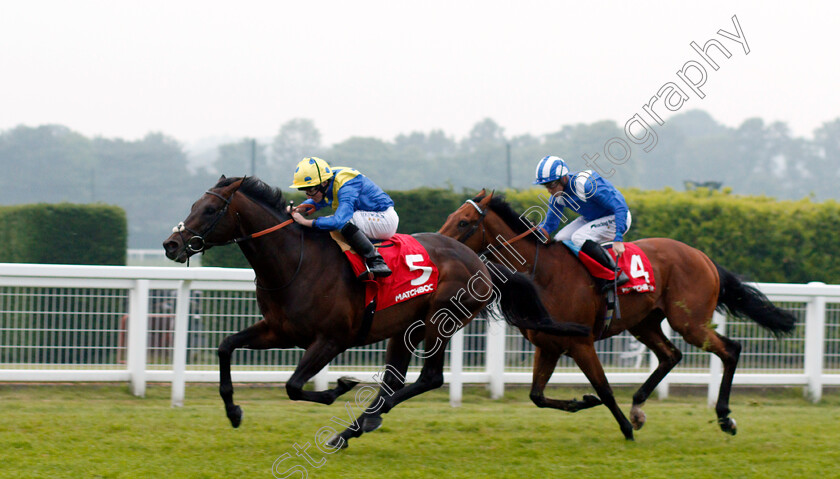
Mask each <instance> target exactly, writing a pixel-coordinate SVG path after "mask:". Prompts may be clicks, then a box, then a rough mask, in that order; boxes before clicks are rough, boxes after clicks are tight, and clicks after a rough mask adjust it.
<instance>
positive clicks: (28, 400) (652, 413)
mask: <svg viewBox="0 0 840 479" xmlns="http://www.w3.org/2000/svg"><path fill="white" fill-rule="evenodd" d="M584 392H586V390H583V389H578V390H572V389H568V388H557V389H551V390H549V393H550V394H549V395H550V396H552V397H558V398H571V397H573V396H577V397H580V395H581V394H582V393H584ZM631 392H632V391H630V390H624V389H622V390H619V391H617V396H618V398H619V400H620V401H621V404H622V405H623V407H624V409H625V413H626V412H627V410H628V409H629V406H628V405H629V403H630V394H631ZM169 393H170V391H169V388H168V387H166V386H155V385H151V386H150V387H149V388H148V389H147V395H146V397H145V398H135V397H133V396H131V395H130V394H129V393H128V389H127V387H126V386H121V385H81V386H80V385H38V386H31V385H8V384H5V385H2V384H0V407H2V411H3V413H4V414H3V421H2V423H0V477H3V478H5V477H10V478H11V477H14V478H42V477H43V478H46V477H49V478H57V477H75V478H99V477H107V478H129V477H132V478H133V477H155V478H164V477H166V478H169V477H177V478H215V477H247V478H260V477H264V478H271V477H292V478H298V477H312V478H332V477H342V478H368V477H388V478H435V479H442V478H475V477H493V478H500V477H527V478H543V477H576V478H601V477H604V478H613V477H645V478H665V477H667V478H683V477H691V478H730V477H732V478H735V477H737V478H745V477H755V478H768V477H779V478H789V479H792V478H820V479H827V478H833V477H840V391H836V390H835V391H827V393H826V395H825V397H824V399H823V401H822V402H821V403H820V404H818V405H813V404H811V403H809V402H807V401H805V400H804V399H803V398H802V393H801V390H799V389H785V390H774V391H765V390H751V389H743V388H742V389H736V390H735V393H734V395H733V400H732V405H731V406H732V410H733V415H732V417H734V418H735V419H736V420H737V421H738V427H739V429H738V434H737V435H736V436H734V437H732V436H728V435H725V434H724V433H722V432H720V430H719V429H718V427H717V425H716V422H715V420H714V411H713V410H712V409H709V408H707V407H706V401H705V396H704V395H702V394H696V393H692V392H685V391H678V392H673V391H672V396H671V397H670V398H669V399H667V400H655V399H654V400H651V401H649V402H648V404H647V405H646V407H645V411H646V412H647V416H648V423H647V424H646V425H645V427H644V428H643V429H642V430H641V431H637V432H636V441H635V442H629V441H625V440H624V439H623V436H622V435H621V433H620V432H619V430H618V427H617V425H616V423H615V421H614V419H613V418H612V416H611V415H610V414H609V412H608V411H607V410H606V408H604V407H596V408H593V409H591V410H587V411H582V412H579V413H576V414H568V413H563V412H559V411H555V410H546V409H538V408H536V407H535V406H533V405H532V404H531V403H530V401H529V400H528V394H527V389H522V388H515V389H508V391H507V392H506V398H505V399H504V400H490V399H488V397H487V393H486V391H485V390H484V389H483V388H468V389H466V390H465V398H464V403H463V405H462V406H461V407H460V408H451V407H449V405H448V398H447V394H446V391H436V392H433V393H429V394H426V395H424V396H421V397H419V398H415V399H413V400H410V401H408V402H406V403H404V404H402V405H400V406H399V407H398V408H396V409H395V410H394V411H392V412H391V413H390V414H388V415H387V416H386V417H385V423H384V425H383V426H382V428H380V429H379V430H377V431H375V432H373V433H370V434H367V435H365V436H363V437H361V438H357V439H353V440H352V441H351V442H350V447H349V449H346V450H344V451H340V452H338V453H336V454H329V455H327V454H323V453H321V452H319V451H318V450H317V449H316V447H315V446H314V441H315V436H316V434H317V433H318V431H319V430H321V429H322V428H324V427H326V426H333V427H335V428H336V429H340V427H339V426H338V425H337V424H336V423H335V422H333V421H332V418H333V417H337V418H341V419H343V420H347V412H346V410H345V404H346V401H348V400H349V401H352V400H353V396H352V394H349V395H346V396H345V397H343V398H340V399H339V401H337V402H336V403H335V404H333V405H331V406H323V405H317V404H309V403H296V402H291V401H289V400H288V399H287V398H286V397H285V390H284V389H283V388H278V387H243V386H240V387H239V388H238V389H237V392H236V400H237V402H238V403H239V404H240V405H241V406H242V408H243V410H244V412H245V418H244V421H243V423H242V426H241V427H240V428H239V429H232V428H231V427H230V425H229V423H228V420H227V419H226V417H225V416H224V411H223V408H222V405H221V401H220V399H219V398H218V395H217V392H216V388H215V387H211V386H208V385H188V387H187V400H186V404H185V406H184V407H183V408H172V407H170V405H169ZM354 412H355V410H354ZM324 430H325V431H328V429H324ZM306 443H310V446H309V449H308V450H307V453H308V454H309V455H310V460H311V461H312V462H313V463H314V464H310V463H308V462H307V461H306V459H305V458H303V457H302V456H297V455H296V449H295V445H297V446H298V447H306ZM287 453H288V454H289V458H288V459H287V460H285V461H278V459H279V458H281V457H282V456H283V455H284V454H287ZM275 461H278V462H277V463H275ZM295 466H297V468H296V469H295ZM272 469H273V470H272ZM295 471H298V472H295ZM304 472H305V473H306V475H304Z"/></svg>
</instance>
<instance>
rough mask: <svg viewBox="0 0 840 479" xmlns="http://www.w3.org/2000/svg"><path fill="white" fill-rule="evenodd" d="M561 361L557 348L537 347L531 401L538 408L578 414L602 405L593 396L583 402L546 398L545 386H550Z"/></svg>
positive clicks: (586, 397) (585, 396) (586, 396)
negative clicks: (549, 381) (558, 362)
mask: <svg viewBox="0 0 840 479" xmlns="http://www.w3.org/2000/svg"><path fill="white" fill-rule="evenodd" d="M559 359H560V352H559V351H557V349H556V348H555V347H551V348H542V347H539V346H537V348H536V350H535V351H534V373H533V376H532V381H531V394H530V397H531V401H533V402H534V404H536V405H537V406H538V407H548V408H553V409H559V410H561V411H566V412H578V411H580V410H582V409H589V408H591V407H595V406H598V405H600V404H602V402H601V400H600V399H598V397H597V396H593V395H592V394H585V395H584V396H583V400H578V399H551V398H547V397H545V386H546V384H548V380H549V379H551V375H552V374H553V373H554V368H555V367H557V361H558V360H559Z"/></svg>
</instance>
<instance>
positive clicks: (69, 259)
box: [0, 203, 128, 265]
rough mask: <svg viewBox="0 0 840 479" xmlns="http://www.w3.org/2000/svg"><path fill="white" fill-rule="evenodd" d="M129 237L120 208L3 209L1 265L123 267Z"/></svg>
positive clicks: (46, 206) (39, 206)
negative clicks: (35, 264) (34, 264)
mask: <svg viewBox="0 0 840 479" xmlns="http://www.w3.org/2000/svg"><path fill="white" fill-rule="evenodd" d="M127 238H128V226H127V220H126V215H125V211H123V210H122V209H121V208H119V207H117V206H108V205H77V204H70V203H60V204H35V205H20V206H5V207H0V263H47V264H95V265H125V259H126V248H127V245H128V242H127Z"/></svg>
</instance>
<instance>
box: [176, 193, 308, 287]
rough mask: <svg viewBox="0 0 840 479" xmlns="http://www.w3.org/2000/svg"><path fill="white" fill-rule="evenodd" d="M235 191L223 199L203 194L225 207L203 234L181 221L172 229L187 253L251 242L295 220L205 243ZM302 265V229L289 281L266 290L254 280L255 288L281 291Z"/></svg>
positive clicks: (301, 229) (290, 282) (224, 212)
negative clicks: (224, 239) (295, 266)
mask: <svg viewBox="0 0 840 479" xmlns="http://www.w3.org/2000/svg"><path fill="white" fill-rule="evenodd" d="M237 191H239V190H238V189H236V190H234V191H233V193H231V194H230V197H229V198H225V197H224V196H222V195H220V194H219V193H216V192H215V191H210V190H207V191H205V192H204V193H205V194H207V195H211V196H215V197H216V198H219V199H220V200H222V201H224V203H225V205H224V206H223V207H222V208H221V209H220V210H219V211H217V212H216V217H215V218H213V221H212V222H211V223H210V225H209V226H208V227H207V228H205V230H204V232H203V233H198V232H196V231H193V230H192V229H190V228H187V227H186V225H184V222H183V221H182V222H180V223H178V226H176V227H175V228H173V229H172V232H173V233H178V235H179V236H180V237H181V241H182V242H183V243H184V247H185V248H186V249H187V251H189V252H190V253H192V254H197V253H201V252H203V251H205V250H207V248H209V247H212V246H226V245H229V244H235V243H241V242H243V241H248V240H251V239H254V238H259V237H260V236H264V235H267V234H269V233H273V232H275V231H277V230H280V229H282V228H285V227H286V226H289V225H290V224H292V223H294V222H295V220H294V219H293V218H290V219H288V220H286V221H283V222H281V223H279V224H276V225H274V226H271V227H269V228H266V229H264V230H261V231H258V232H256V233H251V234H248V235H245V236H240V237H238V238H233V239H231V240H228V241H224V242H222V243H210V242H207V241H206V240H205V239H204V238H205V237H206V236H207V235H208V234H210V233H212V232H213V230H214V229H215V228H216V226H217V225H218V223H219V221H220V220H221V219H222V218H223V217H224V216H225V215H227V210H228V208H229V207H230V203H231V200H232V199H233V195H235V194H236V192H237ZM246 196H247V195H246ZM255 203H257V204H258V205H259V206H260V207H262V208H265V206H264V205H262V204H261V203H260V202H258V201H256V202H255ZM235 214H236V218H237V222H238V223H239V213H235ZM184 231H187V232H189V233H191V234H192V235H193V236H192V237H190V239H188V240H186V241H185V240H184ZM302 265H303V228H300V255H299V257H298V265H297V268H296V269H295V272H294V274H292V277H291V279H290V280H289V281H288V282H287V283H286V284H284V285H283V286H280V287H277V288H266V287H263V286H260V285H259V283H258V282H257V280H256V279H255V280H254V282H255V283H256V285H257V288H260V289H264V290H272V291H275V290H280V289H283V288H285V287H287V286H289V285H290V284H292V282H293V281H294V280H295V278H296V277H297V275H298V273H299V272H300V269H301V266H302Z"/></svg>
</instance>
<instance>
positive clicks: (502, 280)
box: [488, 263, 590, 336]
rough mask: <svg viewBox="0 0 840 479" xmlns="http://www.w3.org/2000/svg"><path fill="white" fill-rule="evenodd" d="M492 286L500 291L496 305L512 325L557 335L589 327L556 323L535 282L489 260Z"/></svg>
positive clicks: (582, 333)
mask: <svg viewBox="0 0 840 479" xmlns="http://www.w3.org/2000/svg"><path fill="white" fill-rule="evenodd" d="M488 268H489V269H492V271H490V277H491V278H492V281H493V287H494V288H495V289H496V290H498V291H499V309H500V310H501V312H502V316H504V318H505V321H506V322H507V323H508V324H510V325H511V326H515V327H517V328H523V329H532V330H535V331H541V332H544V333H548V334H553V335H556V336H588V335H589V332H590V331H589V328H588V327H586V326H584V325H582V324H577V323H558V322H556V321H553V320H552V319H551V315H550V314H549V313H548V310H546V309H545V305H543V303H542V300H540V295H539V293H538V292H537V288H535V287H534V283H532V282H531V280H530V279H528V277H527V276H525V275H524V274H522V273H518V272H516V271H511V270H509V269H508V268H507V267H506V266H503V265H500V264H497V263H488Z"/></svg>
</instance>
